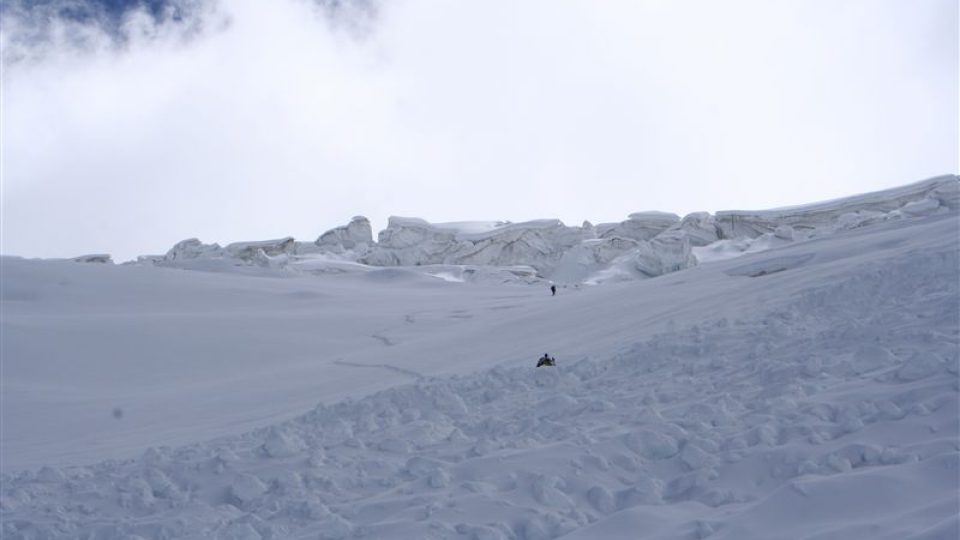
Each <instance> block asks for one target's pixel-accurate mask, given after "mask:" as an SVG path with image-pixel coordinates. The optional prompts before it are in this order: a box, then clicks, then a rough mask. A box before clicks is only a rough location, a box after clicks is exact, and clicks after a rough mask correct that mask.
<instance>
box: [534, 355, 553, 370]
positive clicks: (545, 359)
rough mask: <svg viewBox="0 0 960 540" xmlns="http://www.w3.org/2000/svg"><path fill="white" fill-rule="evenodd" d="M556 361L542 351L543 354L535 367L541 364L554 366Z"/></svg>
mask: <svg viewBox="0 0 960 540" xmlns="http://www.w3.org/2000/svg"><path fill="white" fill-rule="evenodd" d="M556 365H557V361H556V359H554V358H553V357H552V356H550V355H549V354H547V353H543V356H541V357H540V360H538V361H537V367H541V366H556Z"/></svg>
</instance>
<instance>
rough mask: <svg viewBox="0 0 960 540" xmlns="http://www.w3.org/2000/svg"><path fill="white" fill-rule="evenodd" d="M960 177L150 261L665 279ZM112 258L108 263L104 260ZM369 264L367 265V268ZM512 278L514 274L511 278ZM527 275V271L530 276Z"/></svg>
mask: <svg viewBox="0 0 960 540" xmlns="http://www.w3.org/2000/svg"><path fill="white" fill-rule="evenodd" d="M958 186H960V178H958V177H957V176H955V175H946V176H940V177H936V178H931V179H929V180H924V181H921V182H917V183H914V184H910V185H907V186H903V187H899V188H894V189H888V190H884V191H879V192H876V193H868V194H863V195H857V196H853V197H847V198H843V199H837V200H835V201H827V202H823V203H814V204H809V205H804V206H796V207H790V208H781V209H774V210H762V211H723V212H718V213H717V214H716V215H711V214H709V213H707V212H695V213H692V214H689V215H687V216H685V217H683V218H682V219H681V218H680V217H679V216H677V215H676V214H670V213H665V212H636V213H633V214H631V215H630V216H629V219H627V220H625V221H622V222H620V223H603V224H598V225H592V224H591V223H589V222H585V223H584V224H583V225H582V226H580V227H576V226H567V225H564V224H563V223H562V222H560V221H559V220H555V219H543V220H535V221H529V222H524V223H509V222H461V223H429V222H427V221H425V220H422V219H418V218H403V217H391V218H390V219H389V222H388V225H387V228H386V229H384V230H383V231H380V233H379V234H378V238H377V241H374V240H373V237H372V231H371V228H370V223H369V221H368V220H367V219H366V218H364V217H362V216H358V217H355V218H353V219H352V220H351V222H350V223H349V224H347V225H345V226H341V227H336V228H334V229H331V230H330V231H327V232H325V233H323V234H322V235H321V236H320V237H319V238H318V239H317V240H316V241H315V242H294V241H293V239H292V238H283V239H278V240H270V241H265V242H244V243H239V244H233V245H230V246H227V247H226V248H221V247H220V246H219V245H217V244H210V245H208V244H203V243H201V242H200V241H199V240H197V239H190V240H185V241H183V242H180V243H178V244H177V245H175V246H174V247H173V248H172V249H171V250H170V251H169V252H168V253H167V254H166V255H165V256H163V257H156V256H154V257H142V258H141V259H140V260H139V263H141V264H156V265H161V266H171V267H178V268H190V269H201V270H215V271H236V267H237V266H238V265H241V266H253V267H258V268H261V269H270V270H279V271H291V272H296V271H302V268H301V266H303V265H306V266H309V267H310V268H311V270H310V271H315V270H317V268H318V267H321V266H325V265H326V267H327V268H331V269H334V270H336V271H342V270H343V266H342V263H343V262H353V263H360V264H361V265H367V266H375V267H381V266H404V267H419V266H431V265H432V266H446V267H447V268H446V269H441V270H440V271H441V272H447V273H449V272H451V271H453V272H455V271H456V269H457V268H459V269H461V270H462V269H463V268H466V267H470V268H472V269H474V271H478V269H479V271H483V270H484V269H490V268H494V267H498V268H503V267H524V268H530V269H533V273H534V274H535V275H536V277H537V278H539V279H547V280H551V281H554V282H557V283H566V284H580V283H588V284H597V283H602V282H608V281H624V280H633V279H646V278H650V277H656V276H659V275H663V274H666V273H670V272H675V271H677V270H682V269H684V268H689V267H691V266H694V265H696V264H698V262H706V261H710V260H717V259H723V258H730V257H735V256H739V255H742V254H744V253H752V252H757V251H762V250H766V249H770V248H772V247H777V246H781V245H785V244H787V243H791V242H796V241H804V240H808V239H812V238H820V237H824V236H829V235H831V234H835V233H837V232H842V231H846V230H851V229H856V228H860V227H864V226H867V225H872V224H875V223H881V222H885V221H896V220H903V219H915V218H919V217H925V216H931V215H940V214H944V213H950V212H957V211H958V210H960V187H958ZM99 262H102V261H99ZM358 268H360V267H358ZM506 279H512V278H511V277H510V276H506ZM521 279H523V278H521Z"/></svg>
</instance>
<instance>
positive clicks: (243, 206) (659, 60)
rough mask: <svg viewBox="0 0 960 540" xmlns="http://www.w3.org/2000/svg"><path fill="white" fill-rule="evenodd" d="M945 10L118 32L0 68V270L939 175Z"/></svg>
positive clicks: (211, 22)
mask: <svg viewBox="0 0 960 540" xmlns="http://www.w3.org/2000/svg"><path fill="white" fill-rule="evenodd" d="M956 9H957V8H956V4H955V3H954V2H950V1H935V0H921V1H918V2H912V3H910V5H909V6H907V5H905V4H904V3H903V2H896V1H875V0H850V1H848V2H844V3H840V4H838V3H836V2H826V1H820V2H815V1H806V0H803V1H801V0H796V1H790V2H760V1H736V2H722V3H721V2H709V1H692V0H690V1H681V2H659V1H647V2H634V1H629V2H628V1H623V2H604V3H592V2H580V1H563V2H555V1H543V0H531V1H527V2H506V1H493V2H472V3H451V2H444V1H440V0H398V1H395V2H389V3H385V4H383V5H382V6H381V7H380V9H379V10H378V12H377V18H376V19H375V20H374V21H373V22H372V25H371V26H370V31H369V32H368V33H366V34H363V35H362V36H357V35H356V34H353V33H351V32H349V31H345V30H343V29H337V28H339V27H336V26H331V24H329V22H328V21H327V20H326V19H325V18H324V17H323V16H322V14H321V13H320V12H319V11H318V10H317V9H316V8H315V7H313V6H312V5H311V4H308V3H306V2H305V1H300V0H278V1H275V2H261V1H257V0H235V1H230V2H226V1H224V2H222V3H221V4H220V5H219V9H218V11H216V12H211V13H206V14H204V17H205V23H206V24H204V25H203V27H202V29H201V30H200V34H199V35H196V36H194V37H193V38H192V39H189V40H184V39H183V38H182V36H181V35H179V34H178V33H177V32H174V31H171V30H170V29H169V28H168V27H151V26H149V25H147V26H143V25H144V23H143V21H142V20H141V22H140V24H141V28H146V30H144V31H141V32H139V33H136V34H134V36H135V37H133V38H131V40H130V41H129V43H127V45H126V47H125V48H123V49H122V50H119V51H118V50H114V49H111V48H110V47H107V46H103V44H102V43H99V42H98V41H97V40H96V39H92V40H88V44H89V43H90V42H92V43H93V44H94V46H88V47H87V48H86V49H84V50H78V49H76V48H75V47H71V46H66V45H63V44H62V43H61V44H60V45H59V46H54V47H52V48H51V49H50V50H47V51H46V54H45V55H42V56H40V59H39V60H33V61H23V62H19V63H9V62H8V64H7V65H5V66H4V68H5V69H4V74H3V75H4V77H3V111H4V112H3V129H4V132H3V141H2V150H3V214H4V216H3V226H4V231H3V234H4V238H3V252H4V253H14V254H21V255H28V256H68V255H75V254H79V253H82V252H99V251H107V252H111V253H114V254H115V255H117V256H119V257H120V258H128V257H132V256H134V255H135V254H138V253H147V252H162V251H164V250H165V249H166V248H167V247H169V246H170V245H172V244H173V243H174V242H175V241H177V240H180V239H182V238H185V237H188V236H199V237H201V238H202V239H203V240H205V241H219V242H229V241H235V240H243V239H258V238H268V237H276V236H283V235H287V234H293V235H294V236H297V237H298V238H302V239H312V238H314V237H315V236H317V235H319V234H320V233H321V232H323V231H324V230H326V229H327V228H329V227H332V226H334V225H338V224H341V223H345V222H346V221H347V220H348V219H349V218H350V217H351V216H353V215H356V214H364V215H367V216H369V217H371V218H372V219H373V220H374V225H375V226H382V225H384V224H385V221H386V217H387V216H388V215H392V214H395V215H416V216H420V217H424V218H426V219H428V220H431V221H454V220H465V219H511V220H523V219H532V218H541V217H559V218H561V219H563V220H565V221H567V222H569V223H579V221H580V220H583V219H590V220H593V221H595V222H596V221H614V220H620V219H622V218H624V217H625V216H626V215H627V214H628V213H630V212H633V211H637V210H644V209H661V210H668V211H675V212H680V213H684V212H689V211H695V210H720V209H726V208H731V207H752V208H762V207H769V206H778V205H785V204H799V203H804V202H810V201H813V200H818V199H824V198H829V197H835V196H841V195H846V194H852V193H856V192H860V191H868V190H872V189H880V188H883V187H888V186H891V185H897V184H901V183H906V182H909V181H913V180H919V179H922V178H924V177H926V176H931V175H935V174H942V173H948V172H956V171H957V146H958V137H957V102H956V96H957V60H958V59H957V52H956V46H955V44H956V40H957V28H956V20H957V17H956V15H957V14H956ZM224 20H229V21H230V24H229V25H223V24H221V23H222V21H224ZM944 20H949V21H952V23H951V24H945V23H944V22H943V21H944ZM5 25H7V26H8V27H9V23H8V22H7V21H5ZM7 46H8V47H9V44H7Z"/></svg>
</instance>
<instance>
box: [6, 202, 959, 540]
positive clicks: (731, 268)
mask: <svg viewBox="0 0 960 540" xmlns="http://www.w3.org/2000/svg"><path fill="white" fill-rule="evenodd" d="M914 192H915V191H914ZM927 199H930V197H928V196H927V195H924V196H922V197H921V198H920V199H916V198H913V199H911V200H910V201H907V202H903V201H900V202H897V203H896V204H895V205H891V206H890V208H893V210H875V211H877V212H885V214H889V213H890V212H895V211H899V210H908V208H905V206H907V205H910V204H913V202H914V201H916V200H921V201H922V200H927ZM943 200H948V198H946V197H945V198H944V199H943ZM937 201H938V203H937V205H936V206H935V207H933V209H934V210H935V211H934V212H930V209H931V206H932V205H931V204H929V203H922V204H923V205H926V207H927V208H925V209H921V210H922V211H921V212H919V213H916V214H913V215H911V216H906V215H904V216H903V217H896V218H893V217H886V218H884V219H878V220H872V219H871V220H867V222H858V223H859V225H857V226H856V227H854V228H850V227H836V228H834V229H832V232H831V234H826V233H818V234H815V235H807V234H798V235H796V236H794V237H792V238H788V237H789V236H790V235H789V233H788V232H787V231H785V230H783V229H781V230H779V231H777V227H774V229H773V230H772V231H771V232H770V233H769V234H771V235H772V236H770V237H768V240H769V239H770V238H776V239H778V240H782V243H771V244H770V245H769V246H766V250H765V251H758V252H751V250H750V249H749V248H750V247H751V246H753V245H755V244H751V245H750V246H747V247H745V248H744V249H743V250H734V251H736V252H737V253H738V254H739V256H738V257H737V258H735V259H723V260H715V261H713V262H705V261H703V260H701V261H700V264H699V265H697V266H694V267H690V268H687V269H684V270H680V271H676V272H672V273H670V274H667V275H662V276H660V277H657V278H656V279H647V280H641V281H626V282H621V283H613V282H607V283H605V284H604V285H603V286H599V287H582V288H581V287H578V286H574V285H569V286H561V287H560V288H559V292H558V294H557V296H556V297H551V296H550V294H549V291H548V290H547V287H546V283H545V282H543V281H542V280H541V279H540V278H539V277H538V276H537V275H536V270H534V269H533V268H531V266H529V265H528V266H511V267H507V268H491V267H489V266H487V265H478V266H471V265H459V264H449V263H444V264H437V265H432V266H431V265H426V266H420V267H385V268H373V267H370V266H368V265H363V264H358V263H357V262H355V261H353V260H350V258H349V257H344V256H343V254H330V253H325V252H324V253H317V252H309V253H306V252H303V249H304V248H303V246H300V245H293V246H292V247H291V244H290V242H289V241H288V239H282V240H278V241H274V242H268V243H267V244H265V246H266V247H267V248H268V249H269V250H270V253H267V252H266V251H264V250H262V249H261V250H260V251H259V252H257V250H253V249H249V250H248V249H246V248H247V247H249V245H248V244H245V245H244V247H239V246H234V248H233V249H234V251H235V252H238V251H243V252H245V253H251V252H252V253H254V255H249V256H250V257H251V260H253V261H254V262H252V263H246V262H237V259H236V258H235V257H224V256H222V253H227V249H224V248H219V246H217V249H219V250H221V255H218V256H216V257H209V256H208V255H209V254H210V253H211V252H215V251H216V250H215V249H213V248H211V247H209V246H205V245H203V244H200V243H199V242H196V243H190V244H189V245H184V246H182V248H181V249H180V251H177V252H176V253H177V256H176V257H174V258H173V259H174V260H175V261H176V264H177V265H181V264H189V265H195V266H194V269H196V270H204V271H200V272H198V271H188V270H184V269H183V268H185V267H186V266H181V267H164V266H163V264H164V263H162V262H160V263H159V264H160V266H157V265H156V264H158V261H157V259H150V262H148V263H142V264H131V265H112V264H81V263H78V262H76V261H70V260H64V261H38V260H24V259H19V258H13V257H4V258H2V259H0V263H2V271H3V279H2V321H0V323H2V337H3V339H2V340H0V342H2V344H0V346H2V351H0V352H2V358H3V366H2V367H3V374H2V375H3V376H2V380H0V397H2V421H3V433H2V435H3V436H2V440H0V469H2V477H0V480H2V488H0V521H2V529H0V531H2V536H3V538H5V539H6V538H94V539H114V538H123V539H135V538H231V539H234V538H250V539H257V538H311V539H317V538H459V539H469V538H475V539H487V538H492V539H497V538H502V539H518V540H520V539H538V538H557V537H564V538H575V539H593V538H638V537H642V538H664V539H666V538H717V539H750V538H757V539H777V538H783V539H793V538H810V539H813V538H816V539H826V538H844V539H857V538H864V539H867V538H869V539H915V540H919V539H955V538H957V535H958V532H960V521H958V512H957V510H958V504H960V500H958V492H960V481H958V478H960V469H958V467H960V439H958V420H960V413H958V406H960V404H958V391H960V387H958V362H960V360H958V339H960V218H958V213H957V212H956V209H955V208H953V207H950V206H947V205H946V204H944V203H942V202H940V201H941V199H937ZM917 204H919V203H917ZM881 206H883V205H882V204H873V205H872V207H874V208H877V207H881ZM849 210H850V209H849V207H846V208H844V209H843V211H842V212H840V214H838V215H843V214H844V213H849V212H848V211H849ZM854 211H857V210H854ZM906 213H907V212H904V214H906ZM823 215H824V214H822V213H821V214H818V217H817V219H820V218H821V217H823ZM703 219H705V217H704V216H700V218H698V220H699V221H698V223H700V222H702V221H703ZM829 219H832V218H829ZM755 223H759V222H755ZM831 223H835V222H834V221H831ZM763 226H764V227H766V226H767V225H763ZM778 227H779V226H778ZM598 228H599V226H598ZM791 228H793V227H792V226H791ZM548 229H549V227H548ZM794 229H795V228H794ZM765 234H768V233H767V232H764V233H761V234H759V235H758V236H755V237H752V238H753V242H758V241H760V240H758V239H760V238H762V237H763V236H764V235H765ZM311 245H314V244H313V243H311ZM257 247H258V249H259V248H261V247H263V246H257ZM716 247H717V246H714V248H716ZM728 247H729V246H728ZM228 249H229V248H228ZM306 249H309V248H306ZM724 249H726V248H724ZM715 251H718V252H721V251H723V249H715ZM257 253H263V256H264V257H266V258H265V259H264V258H262V257H260V255H258V254H257ZM189 254H196V255H197V256H196V257H193V258H190V257H187V255H189ZM169 255H170V254H168V256H166V257H169ZM166 257H165V260H166ZM626 257H627V258H629V257H630V254H627V255H626ZM720 259H722V258H720ZM167 263H168V264H169V263H170V261H169V260H167ZM607 268H608V269H610V268H616V265H613V266H608V267H607ZM544 352H548V353H550V354H551V355H553V356H555V357H556V358H557V360H558V366H557V367H556V368H540V369H536V368H534V367H533V366H534V365H535V362H536V359H537V358H538V357H539V356H540V355H541V354H543V353H544ZM318 403H319V405H318Z"/></svg>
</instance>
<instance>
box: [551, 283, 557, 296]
mask: <svg viewBox="0 0 960 540" xmlns="http://www.w3.org/2000/svg"><path fill="white" fill-rule="evenodd" d="M550 292H551V293H552V294H551V296H556V295H557V286H556V285H550Z"/></svg>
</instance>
